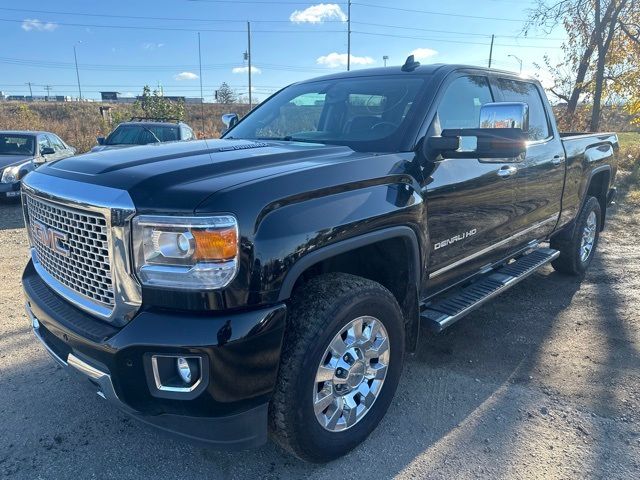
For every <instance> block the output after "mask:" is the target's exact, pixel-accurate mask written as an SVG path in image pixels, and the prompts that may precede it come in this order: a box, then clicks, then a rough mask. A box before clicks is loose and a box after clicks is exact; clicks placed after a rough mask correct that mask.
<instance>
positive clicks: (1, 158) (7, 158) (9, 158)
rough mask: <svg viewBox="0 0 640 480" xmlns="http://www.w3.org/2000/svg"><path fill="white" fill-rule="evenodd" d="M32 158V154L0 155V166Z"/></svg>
mask: <svg viewBox="0 0 640 480" xmlns="http://www.w3.org/2000/svg"><path fill="white" fill-rule="evenodd" d="M32 158H33V155H0V168H4V167H8V166H9V165H19V164H21V163H24V162H26V161H27V160H31V159H32Z"/></svg>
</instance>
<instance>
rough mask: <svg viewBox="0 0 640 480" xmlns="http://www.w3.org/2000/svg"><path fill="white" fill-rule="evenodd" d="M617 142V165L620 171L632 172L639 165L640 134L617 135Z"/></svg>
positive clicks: (625, 133) (626, 133)
mask: <svg viewBox="0 0 640 480" xmlns="http://www.w3.org/2000/svg"><path fill="white" fill-rule="evenodd" d="M618 140H619V141H620V152H619V153H618V165H619V166H620V169H621V170H627V171H633V170H634V169H635V168H636V167H638V165H639V164H640V132H622V133H619V134H618Z"/></svg>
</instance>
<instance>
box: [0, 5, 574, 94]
mask: <svg viewBox="0 0 640 480" xmlns="http://www.w3.org/2000/svg"><path fill="white" fill-rule="evenodd" d="M532 4H533V1H530V0H475V1H471V0H451V1H449V2H441V1H427V0H422V1H420V0H397V1H395V2H389V1H385V0H362V1H357V0H353V4H352V7H351V19H352V31H353V33H352V49H351V53H352V68H366V67H369V66H382V65H383V58H382V57H383V56H384V55H387V56H389V60H388V64H389V65H398V64H401V63H402V62H404V60H405V58H406V56H407V55H408V54H409V53H411V52H415V53H416V54H417V56H418V57H419V60H420V61H421V62H424V63H466V64H472V65H486V64H487V60H488V58H489V43H490V37H491V34H495V35H496V40H495V46H494V51H493V58H494V66H495V67H497V68H502V69H506V70H513V71H518V70H519V68H520V67H519V63H518V61H517V60H516V59H514V58H513V57H510V56H509V55H515V56H517V57H519V58H520V59H522V61H523V69H524V71H525V72H526V73H534V72H535V69H534V66H533V65H534V63H536V62H537V63H540V64H542V60H543V57H544V55H549V56H550V57H551V58H558V57H559V56H560V55H561V50H560V49H559V46H560V44H561V39H562V38H563V32H562V31H554V32H551V34H550V35H548V36H545V33H544V32H534V33H532V34H531V35H533V37H534V38H525V37H523V36H522V35H521V30H522V26H523V22H524V19H525V18H526V16H527V9H528V8H531V6H532ZM416 10H419V11H416ZM429 12H430V13H429ZM346 14H347V5H346V2H345V3H342V2H337V3H329V2H325V3H321V2H296V1H294V0H280V1H274V2H268V1H266V0H256V1H254V2H251V1H245V0H236V1H227V2H224V1H219V0H155V1H150V0H136V1H128V2H125V1H122V0H110V1H109V2H106V1H102V2H97V1H71V0H56V1H55V2H52V1H50V0H48V1H47V0H23V1H22V2H8V1H2V2H0V91H3V92H5V93H8V94H14V95H20V94H28V93H29V89H28V87H27V86H26V85H25V83H26V82H32V83H33V84H35V86H34V87H33V93H34V95H44V94H45V93H46V92H45V90H44V85H51V86H52V90H51V94H52V95H53V94H57V95H71V96H77V93H78V92H77V86H76V75H75V69H74V66H73V62H74V58H73V46H74V45H76V50H77V54H78V63H79V66H80V80H81V84H82V87H83V94H84V96H85V97H90V98H98V96H99V93H98V92H99V91H102V90H115V91H119V92H121V93H122V94H125V95H127V94H131V95H135V94H138V93H140V91H141V90H142V86H143V85H145V84H149V85H151V86H154V87H155V86H157V85H158V84H160V85H162V86H163V89H164V92H165V94H166V95H186V96H199V92H200V84H199V77H198V75H199V71H198V37H197V35H198V31H199V32H200V35H201V44H202V64H203V70H202V79H203V83H204V91H205V98H206V100H207V101H210V100H211V99H212V97H213V91H214V90H215V88H217V86H218V85H220V83H221V82H227V83H229V84H230V85H232V86H233V87H234V88H235V89H236V90H237V91H238V92H239V93H246V92H247V89H248V87H247V75H246V65H245V63H244V60H243V53H244V52H245V50H246V48H247V34H246V21H247V20H249V21H251V29H252V59H253V65H254V67H255V68H256V69H255V71H254V75H253V85H254V86H255V87H254V95H255V96H256V97H257V98H259V99H263V98H265V97H266V96H267V95H268V94H269V93H271V92H273V91H275V90H276V89H278V88H280V87H282V86H284V85H286V84H288V83H291V82H294V81H297V80H302V79H305V78H310V77H314V76H319V75H322V74H325V73H330V72H334V71H340V70H344V69H345V68H346V67H345V65H344V63H345V61H346V52H347V34H346V30H347V28H346V23H345V21H344V20H345V19H346ZM129 17H137V18H129ZM480 17H481V18H480ZM543 77H544V76H543ZM542 79H543V80H545V78H542Z"/></svg>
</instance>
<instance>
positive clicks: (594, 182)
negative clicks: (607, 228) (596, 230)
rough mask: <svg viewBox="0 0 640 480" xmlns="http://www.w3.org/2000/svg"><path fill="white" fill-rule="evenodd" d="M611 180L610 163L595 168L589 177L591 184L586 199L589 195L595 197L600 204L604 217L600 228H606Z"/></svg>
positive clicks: (586, 192) (588, 186)
mask: <svg viewBox="0 0 640 480" xmlns="http://www.w3.org/2000/svg"><path fill="white" fill-rule="evenodd" d="M610 182H611V167H610V166H609V165H603V166H601V167H597V168H595V169H594V170H593V171H592V172H591V176H590V178H589V184H588V185H587V190H586V191H585V199H588V198H589V197H595V198H596V199H597V200H598V203H599V204H600V210H601V212H602V219H601V222H600V230H601V231H602V230H603V229H604V223H605V218H606V212H607V194H608V191H609V184H610Z"/></svg>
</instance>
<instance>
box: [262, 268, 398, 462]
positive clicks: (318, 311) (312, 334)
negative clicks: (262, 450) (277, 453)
mask: <svg viewBox="0 0 640 480" xmlns="http://www.w3.org/2000/svg"><path fill="white" fill-rule="evenodd" d="M360 316H372V317H375V318H376V319H378V320H380V321H381V322H382V324H383V325H384V327H385V329H386V333H387V335H388V340H389V346H390V350H389V363H388V368H387V373H386V377H385V378H384V383H383V384H382V386H381V389H380V391H379V394H378V396H377V398H376V399H375V401H374V402H373V404H372V405H371V406H370V407H369V410H368V411H367V412H366V414H364V416H363V417H362V418H361V419H360V420H358V421H357V423H355V425H353V426H351V427H350V428H348V429H346V430H343V431H338V432H336V431H329V430H327V429H325V428H324V427H323V426H322V425H321V424H320V422H319V421H318V419H317V418H316V415H315V413H314V409H313V398H312V397H313V389H314V387H315V386H316V382H315V378H316V372H317V370H318V367H319V364H320V362H321V361H322V358H323V355H324V354H325V350H326V349H327V348H328V345H329V343H330V342H331V341H332V339H333V338H334V336H336V335H337V334H338V333H339V332H340V331H341V330H342V329H343V327H344V326H345V325H347V324H349V322H351V321H352V320H354V319H356V318H358V317H360ZM404 342H405V331H404V320H403V316H402V312H401V310H400V307H399V306H398V303H397V302H396V299H395V297H394V296H393V295H392V294H391V292H389V290H387V289H386V288H384V287H383V286H382V285H380V284H378V283H376V282H373V281H371V280H367V279H364V278H361V277H356V276H353V275H348V274H343V273H330V274H326V275H321V276H319V277H315V278H313V279H312V280H310V281H309V282H308V283H307V284H306V285H304V286H303V287H302V288H300V290H299V291H298V292H296V294H295V295H294V297H293V299H292V302H291V305H290V308H289V313H288V327H287V332H286V334H285V342H284V346H283V351H282V358H281V363H280V371H279V374H278V383H277V386H276V390H275V392H274V396H273V399H272V401H271V404H270V407H269V427H270V431H271V436H272V438H273V440H274V441H275V442H276V443H278V444H279V445H280V446H281V447H283V448H284V449H285V450H288V451H289V452H291V453H293V454H294V455H295V456H297V457H298V458H300V459H302V460H306V461H309V462H314V463H321V462H328V461H331V460H334V459H336V458H339V457H341V456H343V455H345V454H346V453H347V452H349V451H350V450H352V449H353V448H354V447H356V446H357V445H359V444H360V443H362V442H363V441H364V440H365V439H366V438H367V436H368V435H369V434H370V433H371V432H372V431H373V430H374V429H375V427H376V426H377V425H378V423H379V422H380V420H382V418H383V417H384V415H385V413H386V411H387V409H388V408H389V405H390V404H391V400H392V399H393V396H394V394H395V391H396V388H397V386H398V382H399V380H400V375H401V373H402V363H403V357H404Z"/></svg>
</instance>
